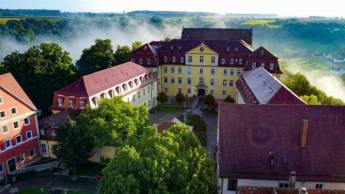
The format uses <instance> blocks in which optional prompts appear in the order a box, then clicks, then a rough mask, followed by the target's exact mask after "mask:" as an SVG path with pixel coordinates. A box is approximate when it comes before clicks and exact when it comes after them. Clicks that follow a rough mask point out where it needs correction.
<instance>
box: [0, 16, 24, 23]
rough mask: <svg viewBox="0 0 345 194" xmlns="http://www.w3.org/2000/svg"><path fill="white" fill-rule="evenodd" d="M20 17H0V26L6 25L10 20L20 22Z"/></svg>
mask: <svg viewBox="0 0 345 194" xmlns="http://www.w3.org/2000/svg"><path fill="white" fill-rule="evenodd" d="M21 19H23V18H21V17H0V24H6V23H7V22H8V21H10V20H21Z"/></svg>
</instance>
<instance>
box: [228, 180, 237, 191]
mask: <svg viewBox="0 0 345 194" xmlns="http://www.w3.org/2000/svg"><path fill="white" fill-rule="evenodd" d="M227 190H228V191H236V190H237V180H236V179H228V188H227Z"/></svg>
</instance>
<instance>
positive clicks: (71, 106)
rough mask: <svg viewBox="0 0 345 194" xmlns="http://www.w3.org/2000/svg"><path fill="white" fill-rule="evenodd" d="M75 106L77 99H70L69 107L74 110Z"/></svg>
mask: <svg viewBox="0 0 345 194" xmlns="http://www.w3.org/2000/svg"><path fill="white" fill-rule="evenodd" d="M74 106H75V99H68V107H70V108H74Z"/></svg>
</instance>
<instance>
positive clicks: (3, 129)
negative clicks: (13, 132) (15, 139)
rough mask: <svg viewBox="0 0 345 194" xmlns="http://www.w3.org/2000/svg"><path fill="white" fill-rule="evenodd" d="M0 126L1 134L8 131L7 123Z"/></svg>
mask: <svg viewBox="0 0 345 194" xmlns="http://www.w3.org/2000/svg"><path fill="white" fill-rule="evenodd" d="M1 128H2V134H6V133H8V126H7V124H5V125H3V126H2V127H1Z"/></svg>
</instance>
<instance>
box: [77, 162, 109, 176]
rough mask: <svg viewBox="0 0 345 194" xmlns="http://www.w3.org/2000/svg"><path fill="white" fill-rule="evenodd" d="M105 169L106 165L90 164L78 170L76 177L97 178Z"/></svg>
mask: <svg viewBox="0 0 345 194" xmlns="http://www.w3.org/2000/svg"><path fill="white" fill-rule="evenodd" d="M104 168H105V165H104V164H99V163H93V162H88V163H86V164H85V165H83V166H82V167H80V168H79V169H78V170H77V172H76V175H79V176H93V177H95V176H97V175H100V174H101V172H102V170H103V169H104Z"/></svg>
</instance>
